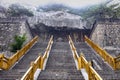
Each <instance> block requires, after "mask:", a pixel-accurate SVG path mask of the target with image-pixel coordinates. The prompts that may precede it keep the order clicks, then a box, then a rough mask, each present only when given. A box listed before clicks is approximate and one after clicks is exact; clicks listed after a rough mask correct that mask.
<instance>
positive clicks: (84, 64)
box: [80, 53, 103, 80]
mask: <svg viewBox="0 0 120 80" xmlns="http://www.w3.org/2000/svg"><path fill="white" fill-rule="evenodd" d="M80 58H81V68H85V69H86V72H87V74H88V77H89V80H91V79H95V80H103V79H102V78H101V77H100V76H99V74H98V73H97V72H96V71H95V70H94V69H93V67H92V66H91V65H90V63H89V62H88V61H87V60H86V59H85V57H84V55H83V53H81V55H80ZM93 74H94V75H93Z"/></svg>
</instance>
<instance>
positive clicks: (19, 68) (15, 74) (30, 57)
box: [0, 42, 48, 80]
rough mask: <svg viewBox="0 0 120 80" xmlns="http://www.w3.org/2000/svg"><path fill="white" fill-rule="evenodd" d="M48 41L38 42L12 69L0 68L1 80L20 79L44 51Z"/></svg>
mask: <svg viewBox="0 0 120 80" xmlns="http://www.w3.org/2000/svg"><path fill="white" fill-rule="evenodd" d="M47 43H48V42H38V43H36V44H35V45H34V46H33V47H32V48H31V49H30V50H29V51H28V52H27V53H26V54H25V55H24V56H23V58H22V59H21V60H20V61H18V63H16V64H15V66H13V67H12V68H11V69H10V70H8V71H7V70H6V71H4V70H0V80H20V79H21V78H22V76H23V75H24V74H25V72H26V71H27V70H28V68H29V67H30V63H31V61H34V60H35V59H36V58H37V57H38V56H39V55H40V54H41V53H44V51H45V48H46V47H47Z"/></svg>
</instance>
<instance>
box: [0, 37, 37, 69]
mask: <svg viewBox="0 0 120 80" xmlns="http://www.w3.org/2000/svg"><path fill="white" fill-rule="evenodd" d="M37 40H38V36H36V37H34V38H33V39H32V40H31V41H30V42H28V43H27V44H26V45H25V46H24V47H23V48H22V49H21V50H18V51H17V52H16V53H15V54H14V55H12V56H11V57H10V58H7V57H5V56H4V54H0V68H1V69H3V70H8V69H10V68H11V67H12V66H13V65H14V64H15V63H16V62H17V61H18V60H19V59H20V58H21V57H22V56H23V55H24V54H25V53H26V52H27V51H28V50H29V49H30V48H31V47H32V46H33V45H34V44H35V42H36V41H37Z"/></svg>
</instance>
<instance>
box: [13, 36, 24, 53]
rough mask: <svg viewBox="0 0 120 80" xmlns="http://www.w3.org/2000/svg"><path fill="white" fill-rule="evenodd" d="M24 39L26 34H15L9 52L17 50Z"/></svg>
mask: <svg viewBox="0 0 120 80" xmlns="http://www.w3.org/2000/svg"><path fill="white" fill-rule="evenodd" d="M25 41H26V35H25V34H24V35H22V36H20V35H15V37H14V43H12V45H11V52H17V50H20V49H21V48H22V45H23V43H24V42H25Z"/></svg>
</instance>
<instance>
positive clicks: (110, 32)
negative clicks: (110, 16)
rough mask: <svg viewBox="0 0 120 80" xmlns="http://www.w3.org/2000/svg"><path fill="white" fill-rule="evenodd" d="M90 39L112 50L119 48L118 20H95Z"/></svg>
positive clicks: (119, 27)
mask: <svg viewBox="0 0 120 80" xmlns="http://www.w3.org/2000/svg"><path fill="white" fill-rule="evenodd" d="M91 39H92V40H93V41H94V42H95V43H97V44H98V45H100V46H101V47H103V48H104V49H106V48H107V47H111V48H108V49H109V50H113V49H114V48H116V49H119V48H120V22H118V21H117V22H109V21H108V22H106V21H105V22H97V24H96V28H95V29H94V31H93V33H92V35H91Z"/></svg>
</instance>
